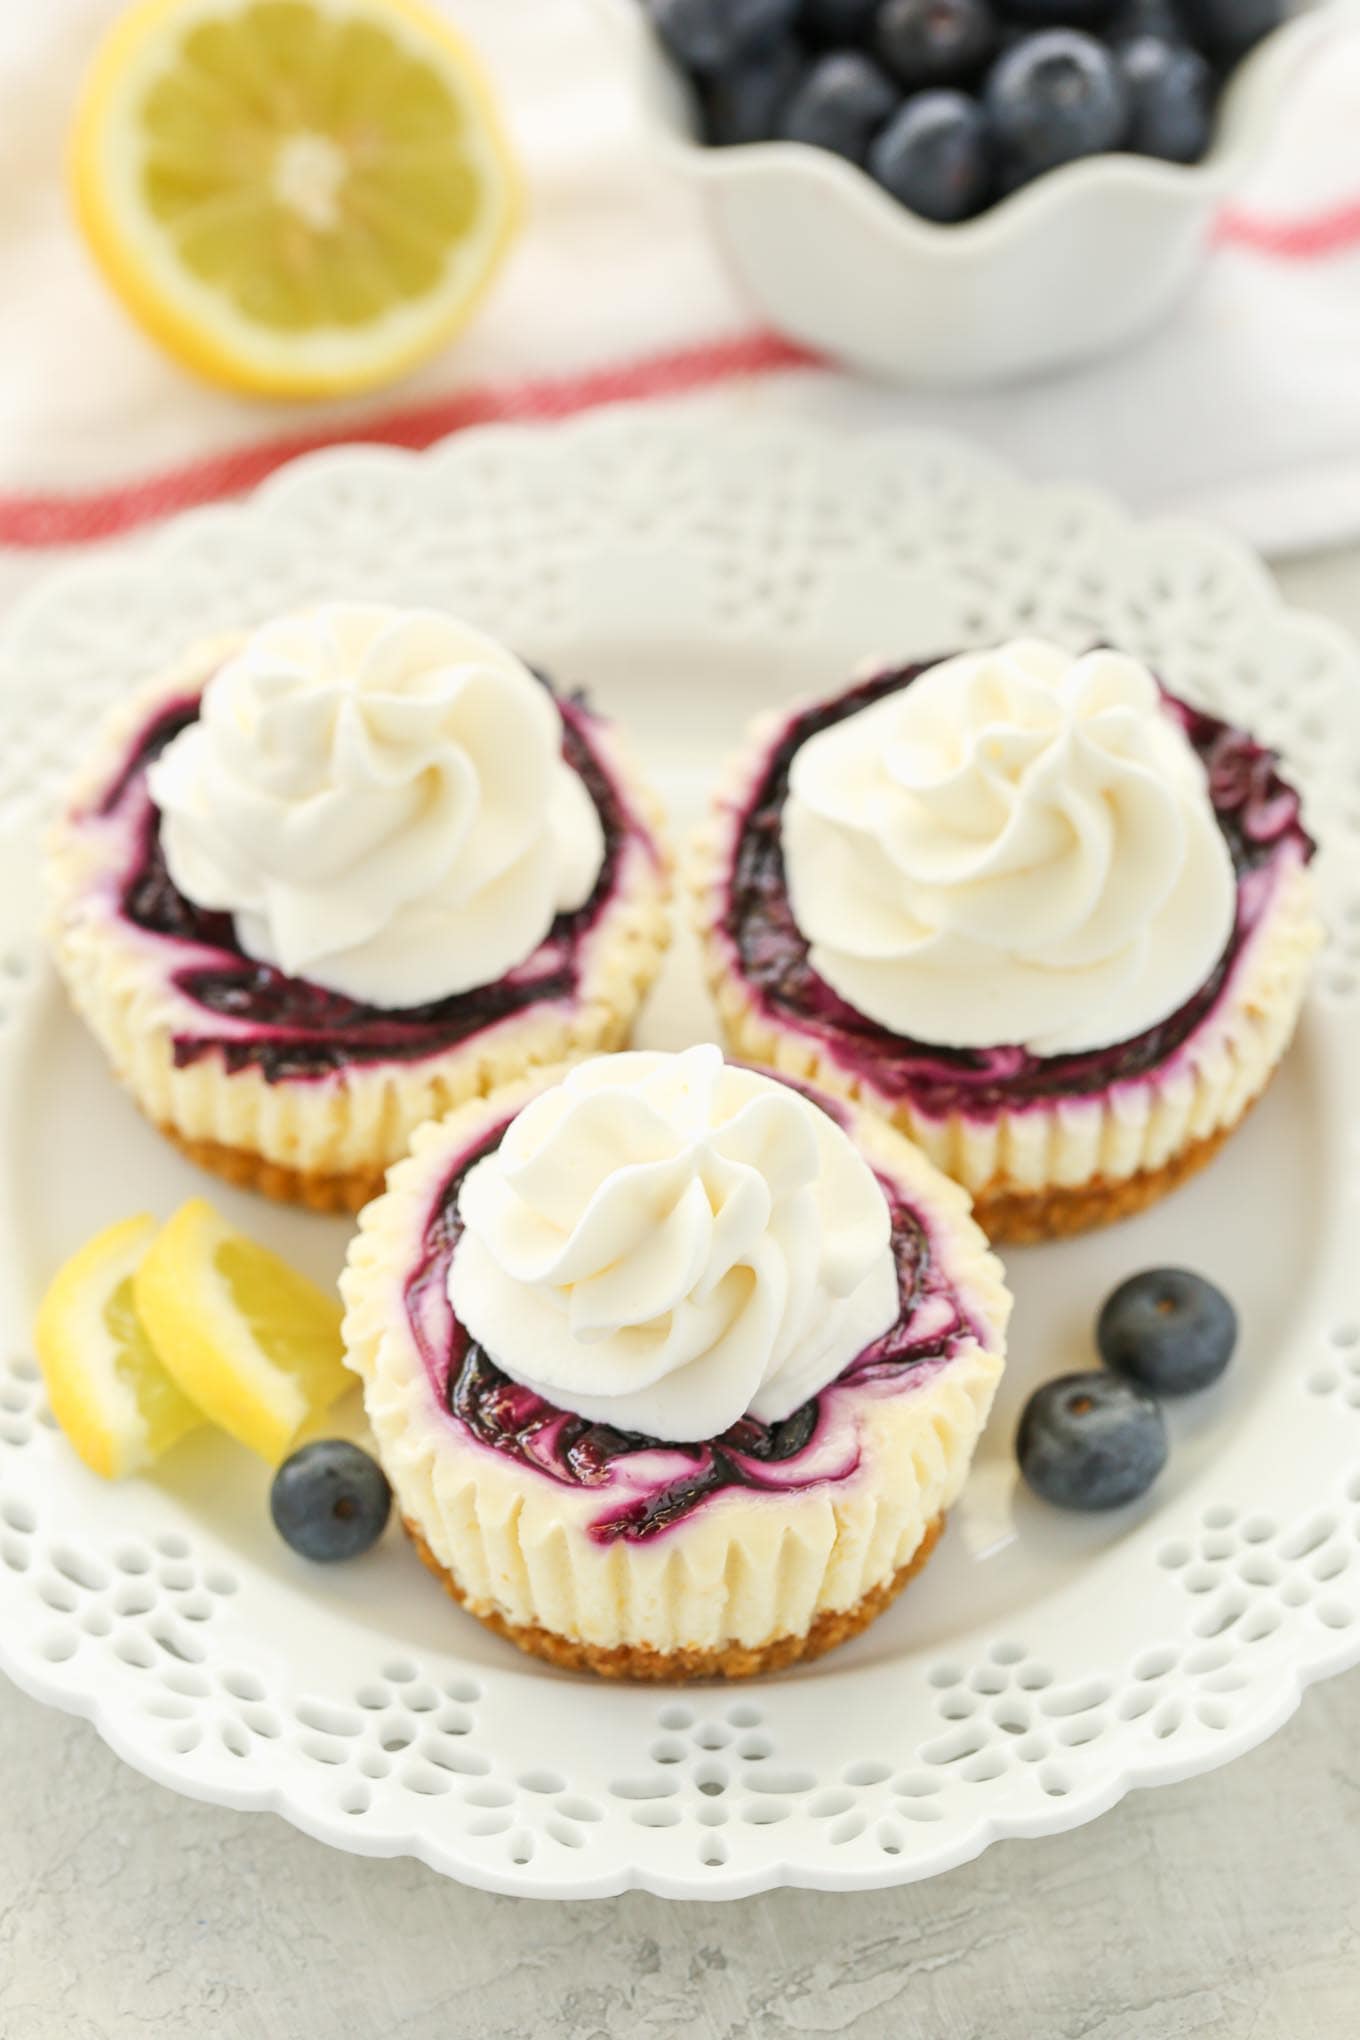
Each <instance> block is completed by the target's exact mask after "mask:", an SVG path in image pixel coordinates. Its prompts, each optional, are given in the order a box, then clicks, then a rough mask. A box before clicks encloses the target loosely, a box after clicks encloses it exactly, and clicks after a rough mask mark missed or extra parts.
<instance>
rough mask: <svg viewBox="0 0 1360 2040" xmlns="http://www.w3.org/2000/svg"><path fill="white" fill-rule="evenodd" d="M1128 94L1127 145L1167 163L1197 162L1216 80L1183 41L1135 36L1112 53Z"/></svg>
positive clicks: (1203, 59)
mask: <svg viewBox="0 0 1360 2040" xmlns="http://www.w3.org/2000/svg"><path fill="white" fill-rule="evenodd" d="M1117 60H1118V63H1119V69H1120V72H1121V73H1122V75H1123V79H1124V85H1125V87H1126V89H1127V91H1128V95H1129V134H1128V146H1129V148H1131V149H1136V150H1137V151H1138V153H1139V154H1140V155H1143V156H1164V157H1165V158H1166V160H1167V161H1168V162H1169V163H1198V161H1199V159H1200V157H1201V156H1202V155H1203V154H1204V152H1205V150H1206V149H1207V148H1208V146H1209V138H1210V136H1211V134H1212V133H1213V126H1214V91H1215V85H1216V80H1215V78H1214V74H1213V70H1212V69H1211V67H1210V64H1209V60H1208V58H1207V57H1202V56H1201V55H1200V53H1199V51H1198V50H1192V49H1191V48H1190V46H1189V44H1188V43H1165V42H1159V41H1158V40H1157V38H1156V37H1155V36H1151V35H1140V36H1138V37H1137V38H1136V40H1135V41H1133V42H1129V43H1124V44H1123V45H1122V47H1121V48H1120V49H1119V51H1118V52H1117Z"/></svg>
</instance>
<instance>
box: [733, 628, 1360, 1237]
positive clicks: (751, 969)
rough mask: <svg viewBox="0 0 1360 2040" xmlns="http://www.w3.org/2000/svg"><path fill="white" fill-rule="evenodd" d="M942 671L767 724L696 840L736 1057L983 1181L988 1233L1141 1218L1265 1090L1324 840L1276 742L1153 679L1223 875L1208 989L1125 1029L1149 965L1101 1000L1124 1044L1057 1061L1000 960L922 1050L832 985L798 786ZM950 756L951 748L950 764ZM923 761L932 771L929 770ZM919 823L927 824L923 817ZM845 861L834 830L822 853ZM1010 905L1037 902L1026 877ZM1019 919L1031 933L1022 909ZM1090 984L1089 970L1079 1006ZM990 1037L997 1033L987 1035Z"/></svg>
mask: <svg viewBox="0 0 1360 2040" xmlns="http://www.w3.org/2000/svg"><path fill="white" fill-rule="evenodd" d="M1021 649H1022V650H1025V649H1027V648H1024V647H1022V648H1021ZM1051 649H1052V648H1043V647H1040V648H1039V650H1040V651H1041V652H1051ZM1037 656H1038V655H1037V654H1036V657H1037ZM1095 656H1096V657H1100V656H1102V655H1095ZM1054 658H1055V662H1056V655H1054ZM1131 663H1132V662H1123V664H1125V665H1128V664H1131ZM937 670H938V669H937V666H936V665H935V663H934V662H928V663H923V664H914V665H908V666H902V667H894V668H891V669H888V670H884V671H881V672H875V673H874V674H872V675H871V676H870V677H869V678H867V679H864V680H861V681H859V682H857V683H856V684H855V685H854V686H853V687H851V688H848V689H847V690H846V691H845V692H843V693H841V694H839V695H836V696H834V697H832V698H830V699H828V700H824V701H818V702H815V703H813V704H811V705H808V706H803V707H800V708H797V709H796V710H794V711H793V712H791V713H789V714H787V715H785V716H783V717H781V718H779V719H778V720H776V721H772V722H767V723H766V724H764V725H763V726H762V727H761V728H760V729H759V730H758V731H757V732H755V733H754V734H753V739H752V742H751V743H750V745H749V747H748V749H747V751H746V752H745V754H744V755H743V756H742V757H741V758H740V759H739V760H738V761H737V762H736V764H735V765H734V767H733V768H732V769H731V771H730V772H729V774H728V777H727V779H726V782H725V784H724V786H723V787H722V789H721V791H720V793H719V795H718V798H717V801H716V803H715V806H714V810H713V814H712V818H711V820H710V822H709V824H708V825H707V827H706V828H705V830H704V832H703V834H702V836H701V838H700V840H699V842H698V844H697V846H696V852H697V854H696V857H695V863H694V889H695V900H696V907H697V919H698V926H699V931H700V935H701V939H702V942H703V945H704V951H705V956H706V963H707V971H708V976H709V980H710V983H711V986H712V990H713V994H714V997H715V1000H716V1002H717V1006H718V1011H719V1014H720V1017H721V1021H722V1026H723V1029H724V1032H725V1036H726V1039H727V1041H728V1043H729V1045H730V1047H731V1049H732V1050H733V1052H734V1053H736V1054H739V1055H742V1056H745V1057H748V1058H750V1059H751V1060H753V1061H759V1062H762V1063H766V1064H769V1065H772V1066H774V1067H777V1068H779V1069H780V1070H782V1071H784V1072H785V1073H786V1074H788V1075H789V1076H791V1077H794V1078H796V1079H799V1080H805V1081H808V1082H811V1083H815V1084H816V1085H818V1086H820V1087H821V1088H823V1089H825V1090H827V1091H829V1092H833V1093H836V1094H838V1095H840V1096H842V1097H845V1098H848V1099H850V1100H852V1101H854V1102H855V1103H857V1104H858V1105H860V1106H861V1107H863V1108H864V1109H865V1110H867V1111H870V1112H872V1113H875V1114H877V1115H879V1116H880V1117H881V1118H883V1119H884V1120H885V1121H887V1122H888V1123H889V1124H891V1125H892V1126H894V1127H896V1128H897V1129H898V1130H899V1131H901V1132H902V1133H904V1134H906V1135H907V1136H909V1137H910V1138H911V1139H912V1140H913V1141H915V1142H916V1143H917V1144H918V1145H919V1146H920V1147H921V1148H922V1149H923V1150H924V1151H925V1153H926V1154H928V1155H929V1156H930V1158H931V1159H932V1161H934V1162H935V1163H936V1164H937V1166H938V1167H940V1168H941V1169H942V1170H944V1171H945V1172H946V1173H947V1174H949V1175H950V1176H952V1177H954V1178H955V1179H956V1180H957V1181H958V1182H960V1183H961V1184H963V1185H964V1186H965V1188H966V1189H967V1190H968V1191H969V1193H970V1194H971V1195H972V1197H973V1199H974V1202H975V1209H976V1213H977V1217H978V1220H979V1223H980V1224H981V1225H982V1227H983V1229H984V1230H985V1231H986V1233H987V1234H988V1236H989V1237H990V1238H992V1239H994V1240H999V1241H1033V1240H1041V1239H1047V1238H1051V1237H1055V1236H1059V1235H1062V1234H1067V1233H1073V1232H1078V1231H1081V1230H1083V1229H1085V1228H1087V1227H1089V1226H1093V1225H1099V1224H1103V1223H1105V1222H1107V1221H1109V1220H1112V1219H1117V1218H1120V1217H1123V1216H1125V1215H1127V1214H1130V1213H1132V1212H1136V1211H1139V1210H1141V1209H1142V1208H1144V1207H1145V1206H1147V1205H1149V1204H1151V1203H1152V1202H1153V1201H1155V1200H1156V1199H1157V1198H1159V1197H1161V1196H1162V1195H1163V1194H1165V1193H1166V1192H1167V1191H1169V1190H1172V1189H1174V1188H1175V1187H1176V1186H1177V1185H1178V1184H1179V1183H1181V1182H1182V1181H1184V1180H1185V1179H1186V1178H1187V1177H1188V1176H1190V1175H1192V1174H1193V1173H1194V1172H1195V1171H1196V1170H1198V1169H1200V1168H1202V1167H1203V1166H1204V1164H1205V1163H1206V1162H1208V1161H1209V1160H1210V1159H1211V1158H1212V1156H1213V1155H1214V1154H1215V1153H1216V1152H1217V1150H1218V1149H1219V1147H1220V1146H1221V1145H1222V1144H1223V1142H1224V1141H1225V1140H1226V1139H1227V1138H1228V1136H1229V1134H1230V1133H1231V1132H1232V1130H1233V1128H1234V1127H1235V1126H1237V1125H1238V1123H1239V1122H1240V1121H1241V1119H1242V1117H1243V1115H1244V1114H1245V1113H1246V1112H1247V1110H1248V1109H1249V1107H1250V1106H1251V1105H1252V1104H1253V1103H1254V1102H1255V1100H1256V1099H1257V1098H1259V1096H1260V1095H1261V1093H1262V1091H1263V1090H1264V1089H1265V1087H1266V1085H1267V1084H1268V1083H1269V1081H1270V1078H1271V1076H1272V1075H1273V1073H1274V1071H1275V1069H1276V1067H1277V1065H1278V1063H1279V1061H1280V1059H1281V1057H1282V1056H1283V1054H1284V1052H1285V1050H1286V1048H1287V1046H1288V1044H1289V1042H1290V1039H1291V1037H1292V1036H1293V1033H1294V1030H1295V1026H1296V1023H1297V1021H1298V1018H1299V1014H1300V1011H1301V1008H1302V1005H1303V1001H1304V996H1305V992H1306V989H1307V985H1308V980H1309V975H1310V968H1311V963H1312V959H1313V956H1314V954H1315V952H1316V950H1317V948H1318V946H1319V944H1320V942H1321V940H1322V928H1321V924H1320V921H1319V917H1318V913H1317V909H1316V905H1315V901H1314V891H1313V884H1312V878H1311V873H1310V870H1309V866H1310V864H1311V861H1312V858H1313V854H1314V845H1313V842H1312V840H1311V838H1310V837H1309V835H1308V833H1307V831H1306V829H1305V828H1304V825H1303V821H1302V818H1301V813H1300V802H1299V798H1298V795H1297V794H1296V792H1295V791H1294V789H1293V788H1292V787H1291V786H1290V785H1289V783H1288V781H1287V780H1286V778H1285V777H1284V776H1283V774H1282V771H1281V769H1280V766H1279V763H1278V761H1277V759H1276V758H1275V756H1274V754H1273V753H1272V752H1270V751H1269V750H1267V749H1266V748H1265V747H1264V746H1263V745H1261V744H1260V743H1258V742H1257V741H1256V740H1255V739H1254V738H1253V737H1252V736H1251V735H1250V734H1249V733H1248V732H1247V731H1245V730H1242V729H1239V728H1236V727H1235V726H1233V725H1232V724H1229V723H1227V722H1224V721H1222V720H1221V719H1219V718H1218V717H1215V716H1212V715H1209V714H1207V713H1205V712H1203V711H1201V710H1198V709H1195V708H1193V707H1191V706H1190V705H1189V704H1188V703H1186V702H1184V701H1181V700H1178V699H1177V698H1176V697H1174V696H1173V695H1171V694H1169V693H1167V692H1166V691H1165V690H1160V691H1159V693H1158V697H1157V705H1158V713H1159V715H1160V717H1161V718H1163V719H1164V720H1165V723H1166V725H1167V726H1168V728H1169V729H1170V730H1171V731H1173V732H1174V733H1175V736H1176V739H1177V741H1178V742H1179V743H1180V744H1181V745H1182V746H1183V748H1184V751H1185V753H1186V756H1187V758H1189V759H1191V760H1193V761H1194V765H1195V766H1196V767H1197V769H1198V772H1199V775H1200V779H1201V782H1202V788H1203V794H1202V800H1203V812H1204V814H1205V816H1206V817H1208V818H1209V819H1210V821H1211V824H1212V828H1213V830H1214V831H1215V832H1216V834H1217V838H1218V839H1219V843H1220V846H1221V853H1222V859H1223V864H1224V867H1225V869H1226V871H1227V873H1228V878H1227V886H1228V899H1227V906H1228V912H1227V917H1226V920H1225V921H1224V923H1223V925H1222V929H1221V935H1220V936H1213V935H1211V936H1210V937H1209V940H1210V943H1211V945H1212V953H1211V954H1209V955H1208V957H1207V960H1206V961H1205V962H1204V963H1203V964H1202V966H1201V968H1200V971H1199V972H1198V974H1197V975H1196V977H1195V980H1194V981H1193V982H1192V983H1188V984H1183V985H1182V987H1181V989H1180V990H1179V991H1178V992H1177V993H1176V994H1175V995H1174V996H1173V997H1172V999H1171V1000H1170V1003H1169V1008H1168V1010H1164V1011H1163V1010H1158V1011H1157V1013H1156V1017H1155V1019H1153V1020H1152V1022H1151V1023H1150V1024H1144V1025H1134V1026H1133V1027H1130V1028H1128V1030H1127V1031H1122V1030H1121V1027H1120V1023H1119V1017H1118V1016H1119V1013H1120V1010H1121V1002H1122V1000H1123V999H1125V998H1127V999H1128V1000H1129V1001H1130V1002H1131V1003H1132V1002H1134V1001H1136V998H1137V996H1138V992H1139V989H1140V987H1139V984H1138V981H1137V972H1136V971H1135V972H1134V983H1133V986H1132V988H1131V989H1130V990H1129V991H1127V992H1124V993H1121V994H1119V995H1118V996H1107V997H1106V1000H1105V1004H1106V1006H1107V1008H1108V1009H1109V1012H1110V1013H1111V1014H1112V1015H1113V1016H1114V1017H1113V1018H1112V1019H1107V1021H1106V1025H1105V1027H1104V1030H1103V1031H1104V1033H1105V1034H1106V1035H1109V1036H1110V1037H1111V1038H1109V1039H1102V1040H1100V1041H1099V1042H1098V1043H1096V1044H1091V1043H1083V1044H1082V1045H1080V1046H1078V1047H1075V1048H1063V1049H1060V1050H1057V1051H1052V1050H1050V1051H1047V1052H1044V1051H1043V1050H1042V1049H1040V1050H1036V1049H1035V1047H1033V1046H1027V1045H1025V1043H1024V1042H1023V1040H1022V1039H1020V1038H1018V1036H1017V1035H1016V1034H1012V1033H1010V1032H1009V1031H1008V1028H1007V997H1008V992H1009V989H1010V985H1011V978H1010V976H1009V975H1008V968H1007V960H1006V958H1005V956H1004V955H1003V954H1002V955H999V956H998V961H997V963H996V966H995V968H994V969H991V970H988V969H979V970H976V971H975V972H974V974H973V975H972V976H971V977H965V976H963V975H962V974H961V975H960V976H959V978H958V981H957V990H958V998H957V1000H956V1004H957V1005H958V1006H959V1007H960V1008H961V1010H962V1011H963V1014H964V1017H965V1018H966V1020H967V1021H968V1023H969V1025H968V1028H967V1041H966V1045H963V1044H961V1043H950V1042H948V1041H944V1040H941V1039H940V1038H939V1034H940V1032H941V1031H943V1030H942V1029H937V1030H936V1031H935V1032H934V1033H933V1034H932V1038H931V1039H929V1040H926V1039H922V1038H921V1037H920V1035H919V1034H917V1033H914V1032H913V1031H912V1030H911V1029H910V1028H900V1027H893V1026H890V1025H887V1024H884V1022H883V1020H882V1019H881V1018H879V1017H875V1016H874V1015H872V1014H870V1013H868V1012H866V1011H864V1010H862V1009H861V1008H860V1007H859V1006H857V1005H856V1004H855V1003H853V1002H852V1000H851V999H850V998H848V997H846V996H845V995H844V988H843V987H842V988H841V989H839V990H838V989H836V988H833V986H832V984H831V983H830V982H828V979H827V977H826V976H825V975H823V973H822V972H821V971H819V969H818V967H817V961H818V959H817V955H816V953H815V951H816V944H815V943H814V942H813V941H811V940H810V939H809V936H808V934H807V933H806V932H805V930H804V928H803V927H802V926H800V922H799V918H798V915H797V911H796V906H795V899H794V896H793V889H792V888H791V885H790V874H789V867H788V848H789V816H790V811H791V809H790V803H791V786H792V784H793V783H794V781H795V779H796V777H797V773H798V761H799V760H800V757H801V756H802V755H803V754H804V752H805V747H807V746H808V745H809V744H810V743H812V742H814V741H816V740H817V739H819V738H820V737H821V736H822V735H823V733H825V732H828V731H834V730H836V729H837V728H838V726H841V725H843V724H845V723H846V722H847V721H849V719H852V718H856V717H859V716H862V715H863V714H864V713H865V712H866V711H871V712H873V711H877V710H878V708H879V705H880V704H886V703H889V702H890V701H892V700H894V699H905V698H906V697H907V696H908V695H909V694H910V692H911V690H913V689H914V688H916V687H917V686H918V685H919V684H921V683H922V682H923V680H924V679H925V677H926V676H927V675H928V674H934V673H935V672H936V671H937ZM997 732H999V733H1000V734H999V735H998V734H997ZM1027 735H1028V732H1026V731H1023V730H1021V731H1020V732H1019V733H1018V734H1017V729H1016V727H1015V726H1014V724H1013V722H1008V720H1007V717H1006V715H998V716H997V718H996V730H995V731H994V730H992V729H991V728H990V727H989V730H988V737H989V739H991V740H993V741H998V742H1000V743H1001V744H1003V745H1005V744H1008V743H1010V744H1019V743H1020V742H1021V741H1022V740H1023V739H1024V738H1025V737H1026V736H1027ZM1111 741H1112V743H1114V744H1115V745H1116V747H1117V744H1118V742H1120V741H1122V739H1121V738H1120V737H1119V736H1118V735H1117V734H1116V736H1115V738H1113V739H1111ZM956 764H957V760H956V759H954V758H953V757H951V758H950V759H949V761H948V769H949V771H950V772H953V771H954V770H955V767H956ZM911 769H912V770H915V769H917V764H916V763H913V765H912V767H911ZM924 769H925V770H926V771H927V773H929V772H931V771H934V770H936V769H937V768H936V765H935V763H934V761H927V765H926V767H925V768H924ZM939 776H940V778H941V779H943V778H944V777H945V776H946V774H945V773H944V771H943V770H941V771H940V773H939ZM909 819H910V822H911V825H912V826H913V827H917V826H919V821H920V817H919V815H918V814H917V813H916V812H915V811H914V810H913V812H912V814H911V815H910V818H909ZM1010 819H1011V818H1010V813H1009V811H1007V821H1008V823H1009V821H1010ZM1173 819H1174V818H1173ZM969 820H970V825H971V823H972V820H973V817H972V816H970V817H969ZM852 825H853V817H852ZM913 847H914V845H913ZM956 847H957V844H956V842H955V843H954V844H952V845H951V854H952V852H953V850H954V849H956ZM835 853H836V845H835V843H834V842H833V843H832V844H831V848H830V849H829V850H823V852H822V854H823V855H824V856H826V857H830V856H832V855H834V854H835ZM1149 854H1150V852H1149V849H1148V847H1147V845H1146V844H1145V845H1144V846H1143V847H1142V848H1139V849H1135V851H1134V852H1133V856H1132V863H1133V870H1132V876H1131V883H1132V884H1133V885H1135V886H1136V884H1137V882H1138V880H1139V877H1140V874H1141V869H1142V867H1141V865H1140V861H1139V860H1140V859H1146V857H1147V856H1148V855H1149ZM1016 897H1017V900H1019V899H1023V897H1024V895H1023V894H1021V893H1020V892H1019V890H1018V889H1017V891H1016ZM927 898H928V900H929V895H927ZM849 904H850V905H852V906H853V904H854V902H853V900H851V901H850V902H849ZM931 904H933V902H931ZM1003 904H1006V903H1003ZM969 909H970V911H971V910H972V906H971V902H969ZM1010 911H1011V914H1012V925H1014V927H1015V933H1016V939H1017V941H1019V940H1021V939H1023V937H1024V935H1025V933H1026V931H1025V929H1024V928H1023V926H1022V925H1020V923H1022V921H1023V911H1022V910H1021V909H1020V908H1019V907H1017V908H1014V909H1010ZM1215 911H1216V912H1217V911H1219V908H1218V907H1216V908H1215ZM1194 918H1195V917H1194V914H1193V912H1192V913H1191V914H1190V916H1189V921H1190V923H1191V925H1192V926H1193V924H1194ZM1207 918H1208V917H1207V915H1206V917H1205V920H1206V924H1207ZM874 932H875V934H877V933H878V932H879V931H878V929H877V927H875V931H874ZM883 946H884V947H886V944H885V945H883ZM856 963H857V964H859V963H860V959H856ZM878 968H879V965H878V961H877V959H876V958H871V960H870V963H869V965H868V967H867V968H863V967H861V969H860V976H859V978H857V979H856V982H859V981H860V979H862V980H863V981H865V982H873V981H874V980H873V976H872V973H873V971H874V970H876V969H878ZM1078 976H1079V974H1078ZM934 989H935V987H934V986H933V985H931V984H928V985H927V986H926V991H927V993H928V994H929V993H931V992H933V991H934ZM954 989H956V987H952V986H951V990H954ZM1082 992H1083V985H1082V983H1080V982H1077V981H1076V979H1075V978H1074V989H1073V993H1072V1004H1073V1007H1074V1008H1076V1006H1077V1005H1078V1003H1079V1000H1080V998H1081V996H1082ZM926 1003H927V1004H928V1003H929V1001H928V999H927V1001H926ZM1164 1003H1165V1002H1164ZM991 1030H994V1031H995V1035H996V1038H995V1040H990V1039H987V1038H985V1037H986V1035H987V1034H988V1032H989V1031H991ZM959 1031H960V1033H963V1032H964V1030H963V1029H960V1030H959Z"/></svg>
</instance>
